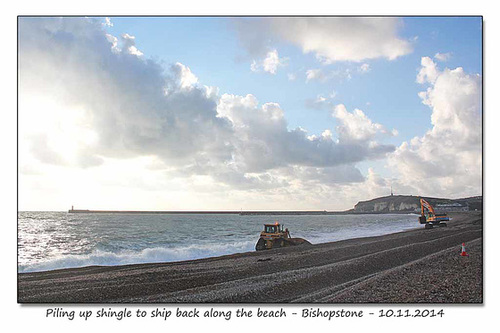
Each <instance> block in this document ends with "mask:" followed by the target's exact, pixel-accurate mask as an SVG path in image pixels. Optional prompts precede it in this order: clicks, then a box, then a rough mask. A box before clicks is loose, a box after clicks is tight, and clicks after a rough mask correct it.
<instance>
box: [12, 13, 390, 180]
mask: <svg viewBox="0 0 500 333" xmlns="http://www.w3.org/2000/svg"><path fill="white" fill-rule="evenodd" d="M135 42H136V41H135V38H134V37H133V36H131V35H128V34H123V35H121V36H120V38H117V37H114V36H112V35H110V34H107V33H106V32H105V30H104V27H103V26H102V24H101V22H100V21H98V20H93V19H83V18H61V19H59V18H57V19H54V18H50V19H46V18H22V19H21V20H20V25H19V83H20V85H19V98H20V109H19V112H20V147H21V149H22V151H23V155H22V156H23V158H22V160H21V161H20V162H21V164H22V165H21V169H22V170H33V168H31V169H30V166H29V165H28V164H27V163H26V162H27V161H32V159H36V160H37V161H38V162H39V163H42V164H50V165H59V166H65V167H81V168H91V167H96V166H102V167H105V166H106V165H108V164H109V163H110V162H109V161H110V160H121V159H131V160H132V159H138V158H151V159H153V160H154V161H155V166H154V174H155V175H159V174H160V172H163V175H164V177H172V178H175V177H202V178H203V179H205V178H204V177H206V178H208V179H210V184H212V185H213V184H219V185H221V186H223V187H224V186H226V187H229V188H240V189H251V188H258V189H278V188H282V187H287V188H289V187H293V188H294V189H297V188H302V187H303V186H305V185H304V184H305V183H312V182H318V181H321V182H325V183H327V184H336V183H346V182H360V181H363V177H362V176H361V174H360V172H359V170H358V169H357V168H356V166H355V163H357V162H360V161H364V160H367V159H378V158H382V157H384V156H385V155H386V154H387V153H388V152H391V151H393V150H394V148H395V147H394V146H392V145H383V144H379V143H377V142H376V140H375V134H376V133H378V132H381V131H382V129H381V128H379V127H378V124H373V123H372V122H371V121H370V120H369V119H368V117H367V116H366V115H364V114H354V115H353V116H350V113H349V112H347V111H345V112H343V113H342V112H338V113H337V114H336V115H335V117H336V118H337V120H338V122H339V126H338V127H337V131H338V139H336V138H335V136H336V133H335V132H334V131H332V130H329V129H325V131H323V132H322V134H321V135H318V136H315V135H309V134H308V133H307V131H306V130H305V129H302V128H300V127H298V128H295V129H289V128H288V123H287V121H286V118H285V111H284V110H283V109H282V108H281V106H280V105H279V104H277V103H272V102H268V103H263V104H261V103H259V101H258V100H257V98H256V97H255V96H253V95H251V94H248V95H245V96H239V95H231V94H222V96H220V95H219V92H218V89H217V87H210V86H205V85H203V84H201V83H200V80H199V78H198V77H197V76H196V75H195V74H194V73H192V71H191V70H190V68H189V67H188V66H187V65H185V64H182V63H179V62H177V63H174V64H173V65H171V66H170V67H166V68H165V67H164V66H163V65H161V64H160V63H158V62H157V61H154V60H151V59H149V58H147V57H146V56H144V55H143V54H142V52H141V51H139V50H137V48H136V44H135ZM276 56H277V53H276ZM278 59H279V57H278ZM272 64H273V63H272V61H271V63H269V64H268V67H266V68H267V70H270V71H272V70H273V68H274V67H273V65H272ZM274 64H276V63H274ZM278 66H279V65H278ZM263 68H264V67H263ZM363 122H364V123H363ZM361 123H363V124H364V125H361ZM356 126H358V127H360V128H361V129H362V130H363V131H364V132H363V134H362V135H359V134H354V133H353V132H352V130H353V128H354V127H356ZM372 127H374V128H375V129H373V128H372ZM25 152H29V153H30V154H31V157H30V159H27V158H24V157H25V156H26V155H25ZM214 186H215V185H214Z"/></svg>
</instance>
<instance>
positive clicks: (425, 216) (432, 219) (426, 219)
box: [419, 198, 450, 229]
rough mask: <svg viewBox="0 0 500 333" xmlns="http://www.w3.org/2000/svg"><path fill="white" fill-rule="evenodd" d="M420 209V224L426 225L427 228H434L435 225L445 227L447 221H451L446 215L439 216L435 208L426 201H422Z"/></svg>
mask: <svg viewBox="0 0 500 333" xmlns="http://www.w3.org/2000/svg"><path fill="white" fill-rule="evenodd" d="M420 209H421V214H420V218H419V222H420V223H421V224H425V228H426V229H429V228H432V226H434V225H438V226H442V227H445V226H446V223H444V222H445V221H449V220H450V219H449V218H448V216H447V215H446V214H438V215H436V212H435V211H434V208H433V207H432V206H431V204H430V203H428V202H427V201H426V200H424V199H422V198H421V199H420Z"/></svg>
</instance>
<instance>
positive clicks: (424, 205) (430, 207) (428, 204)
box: [420, 199, 436, 215]
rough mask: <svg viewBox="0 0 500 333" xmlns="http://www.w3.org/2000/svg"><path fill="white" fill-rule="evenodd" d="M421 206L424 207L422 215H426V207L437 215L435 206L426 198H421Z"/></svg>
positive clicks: (432, 213)
mask: <svg viewBox="0 0 500 333" xmlns="http://www.w3.org/2000/svg"><path fill="white" fill-rule="evenodd" d="M420 207H421V209H422V215H425V209H427V211H428V212H429V213H430V214H431V215H436V213H435V212H434V208H432V206H431V204H430V203H428V202H427V201H425V200H424V199H420Z"/></svg>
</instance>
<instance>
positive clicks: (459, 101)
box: [390, 57, 482, 197]
mask: <svg viewBox="0 0 500 333" xmlns="http://www.w3.org/2000/svg"><path fill="white" fill-rule="evenodd" d="M417 81H418V82H420V83H422V84H428V85H429V87H428V88H427V90H426V91H424V92H421V93H419V96H420V98H421V99H422V102H423V103H424V104H425V105H428V106H429V107H430V108H431V110H432V115H431V123H432V128H431V129H429V130H428V131H427V132H426V133H425V134H424V135H423V136H422V137H415V138H413V139H412V140H411V141H410V142H404V143H403V144H401V146H400V147H399V148H398V149H397V150H396V151H395V152H394V154H393V156H391V159H390V162H391V165H392V166H393V167H394V168H395V169H396V170H397V171H398V172H399V174H400V175H401V179H400V181H401V182H403V183H405V184H407V185H409V186H412V187H413V188H415V189H417V191H418V193H419V194H420V195H429V196H430V195H432V196H440V195H441V196H447V197H449V196H452V197H456V196H468V195H478V194H480V193H481V181H482V173H481V168H482V152H481V149H482V148H481V147H482V141H481V140H482V120H481V119H482V109H481V94H482V93H481V90H482V86H481V77H480V76H479V75H473V74H466V73H465V72H464V70H463V69H462V68H460V67H458V68H456V69H448V68H446V69H444V70H443V71H440V70H439V69H438V68H437V66H436V64H435V63H433V62H432V60H431V59H430V58H428V57H424V58H422V69H421V70H420V72H419V74H418V77H417Z"/></svg>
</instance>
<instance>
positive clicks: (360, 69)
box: [358, 64, 371, 73]
mask: <svg viewBox="0 0 500 333" xmlns="http://www.w3.org/2000/svg"><path fill="white" fill-rule="evenodd" d="M370 70H371V68H370V65H369V64H363V65H361V66H359V67H358V72H360V73H368V72H369V71H370Z"/></svg>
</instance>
